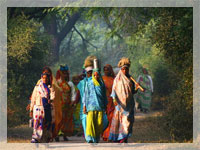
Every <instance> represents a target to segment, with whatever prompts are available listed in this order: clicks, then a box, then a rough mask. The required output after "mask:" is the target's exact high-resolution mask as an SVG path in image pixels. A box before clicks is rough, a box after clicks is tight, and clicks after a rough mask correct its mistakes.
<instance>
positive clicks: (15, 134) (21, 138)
mask: <svg viewBox="0 0 200 150" xmlns="http://www.w3.org/2000/svg"><path fill="white" fill-rule="evenodd" d="M161 115H162V112H149V113H147V114H144V113H141V112H138V111H136V113H135V123H134V125H133V136H132V137H131V138H130V140H129V142H131V143H132V142H134V143H135V142H137V143H141V142H155V138H154V139H153V140H152V141H151V139H149V136H148V135H149V133H148V130H152V129H150V127H151V124H154V122H153V121H152V120H147V121H145V120H146V119H147V118H149V117H151V118H152V117H153V118H156V117H158V116H161ZM151 121H152V122H151ZM147 125H148V126H147ZM155 132H156V131H155ZM31 134H32V128H29V127H28V126H27V125H21V126H19V127H15V128H10V129H8V142H9V143H29V142H30V140H31ZM144 135H145V136H144ZM145 138H146V139H147V138H148V140H147V141H145V140H144V139H145ZM68 139H69V141H63V138H62V137H60V142H64V143H85V139H84V137H83V136H81V137H78V136H72V137H68ZM53 143H56V142H55V141H53ZM100 143H105V142H103V141H102V140H101V141H100Z"/></svg>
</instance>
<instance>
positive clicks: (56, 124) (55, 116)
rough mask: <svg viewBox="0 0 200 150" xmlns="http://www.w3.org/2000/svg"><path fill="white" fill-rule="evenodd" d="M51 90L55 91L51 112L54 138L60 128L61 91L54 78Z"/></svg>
mask: <svg viewBox="0 0 200 150" xmlns="http://www.w3.org/2000/svg"><path fill="white" fill-rule="evenodd" d="M52 88H53V89H54V91H55V98H54V99H53V103H52V105H53V110H52V123H53V133H52V137H53V138H55V137H56V136H57V135H58V132H59V130H60V127H61V121H62V104H61V102H62V89H61V88H60V87H59V85H58V83H57V81H56V78H55V77H53V81H52Z"/></svg>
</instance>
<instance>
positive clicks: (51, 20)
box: [8, 7, 193, 141]
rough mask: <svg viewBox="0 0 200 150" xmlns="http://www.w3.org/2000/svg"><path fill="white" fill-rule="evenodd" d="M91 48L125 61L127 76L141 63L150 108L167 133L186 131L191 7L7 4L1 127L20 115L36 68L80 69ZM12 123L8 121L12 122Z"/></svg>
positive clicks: (179, 135)
mask: <svg viewBox="0 0 200 150" xmlns="http://www.w3.org/2000/svg"><path fill="white" fill-rule="evenodd" d="M88 55H96V56H97V57H98V58H99V59H100V60H101V63H102V64H101V65H102V67H103V66H104V65H105V64H111V65H112V66H113V67H116V66H117V62H118V61H119V59H120V58H121V57H123V56H125V57H129V58H130V60H131V68H130V69H131V70H130V71H131V75H132V76H133V77H134V78H137V77H138V75H139V74H140V72H141V68H142V67H146V68H147V69H148V70H149V73H150V75H151V76H152V78H153V82H154V87H155V89H154V95H153V104H152V109H163V110H164V112H165V115H164V120H165V127H163V128H166V129H167V132H170V135H171V137H172V140H175V141H185V140H188V141H189V140H191V139H192V136H193V101H192V100H193V95H192V87H193V76H192V75H193V9H192V8H189V7H187V8H184V7H182V8H156V7H155V8H150V7H148V8H144V7H137V8H134V7H133V8H131V7H128V8H115V7H110V8H109V7H106V8H95V7H93V8H78V7H77V8H65V7H55V8H43V7H40V8H34V7H32V8H23V7H22V8H14V7H12V8H8V115H9V118H8V126H11V125H17V124H21V123H23V122H24V121H27V119H28V115H27V116H25V115H24V114H25V107H26V105H27V103H28V98H29V96H30V94H31V92H32V90H33V87H34V85H35V84H36V82H37V80H38V79H39V78H40V73H41V69H42V67H44V66H46V65H48V66H50V67H51V68H52V70H53V72H54V73H55V72H56V71H57V70H58V68H59V65H60V64H68V65H69V67H70V75H71V76H73V75H76V74H80V73H81V71H82V66H83V62H84V59H85V58H86V57H87V56H88ZM13 122H15V124H13Z"/></svg>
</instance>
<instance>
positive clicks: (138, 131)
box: [129, 116, 173, 143]
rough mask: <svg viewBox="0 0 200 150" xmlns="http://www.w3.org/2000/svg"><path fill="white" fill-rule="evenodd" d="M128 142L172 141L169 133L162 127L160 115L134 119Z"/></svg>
mask: <svg viewBox="0 0 200 150" xmlns="http://www.w3.org/2000/svg"><path fill="white" fill-rule="evenodd" d="M129 142H130V143H173V141H172V140H171V137H170V134H169V132H168V131H166V129H164V128H163V117H162V116H149V117H146V118H144V119H135V122H134V124H133V132H132V136H131V137H130V139H129Z"/></svg>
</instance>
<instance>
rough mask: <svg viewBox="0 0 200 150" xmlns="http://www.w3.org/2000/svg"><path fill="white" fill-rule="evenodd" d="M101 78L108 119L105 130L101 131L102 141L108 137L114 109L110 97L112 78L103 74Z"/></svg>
mask: <svg viewBox="0 0 200 150" xmlns="http://www.w3.org/2000/svg"><path fill="white" fill-rule="evenodd" d="M102 78H103V81H104V83H105V87H106V96H107V100H108V104H107V109H106V114H107V117H108V121H109V125H108V127H107V128H106V130H105V131H104V132H103V135H102V137H103V140H104V141H107V140H108V137H109V133H110V127H111V122H112V118H113V114H114V110H115V105H114V104H113V99H112V97H110V95H111V93H112V86H113V81H114V78H113V77H109V76H103V77H102Z"/></svg>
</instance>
